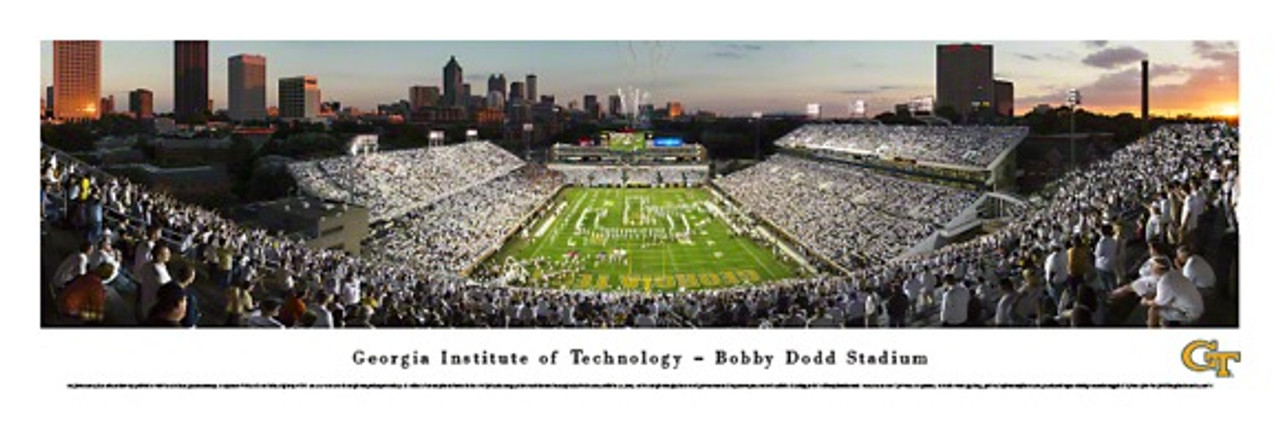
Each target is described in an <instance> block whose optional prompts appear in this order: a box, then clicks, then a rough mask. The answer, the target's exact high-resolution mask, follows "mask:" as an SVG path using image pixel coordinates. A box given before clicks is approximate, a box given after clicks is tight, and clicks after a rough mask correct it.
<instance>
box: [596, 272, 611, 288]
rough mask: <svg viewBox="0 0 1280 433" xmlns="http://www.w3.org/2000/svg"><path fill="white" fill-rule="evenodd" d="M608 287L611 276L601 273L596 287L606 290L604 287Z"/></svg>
mask: <svg viewBox="0 0 1280 433" xmlns="http://www.w3.org/2000/svg"><path fill="white" fill-rule="evenodd" d="M607 288H609V276H608V275H601V276H600V277H599V278H596V289H599V290H604V289H607Z"/></svg>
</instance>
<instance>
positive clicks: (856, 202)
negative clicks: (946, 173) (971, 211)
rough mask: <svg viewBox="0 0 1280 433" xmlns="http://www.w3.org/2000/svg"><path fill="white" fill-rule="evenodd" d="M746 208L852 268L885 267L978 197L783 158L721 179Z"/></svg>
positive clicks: (841, 166)
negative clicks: (882, 265)
mask: <svg viewBox="0 0 1280 433" xmlns="http://www.w3.org/2000/svg"><path fill="white" fill-rule="evenodd" d="M716 182H717V185H719V186H720V187H721V188H722V189H724V190H725V191H726V192H728V193H729V194H730V195H732V196H733V197H734V198H735V199H736V200H738V201H739V202H740V203H742V204H743V206H744V207H745V208H746V209H747V210H750V211H752V212H754V213H756V214H757V215H759V216H762V217H764V218H765V219H767V220H769V221H771V222H773V223H774V224H776V225H777V226H779V228H781V229H782V230H784V231H786V232H787V233H788V234H790V235H791V236H794V237H796V238H797V239H799V240H800V241H801V242H803V243H804V244H806V245H809V246H810V247H813V248H815V249H816V250H818V252H819V253H821V254H823V255H825V256H827V257H828V258H830V259H831V260H833V261H835V262H836V263H838V264H840V265H841V266H844V267H847V268H858V267H862V266H866V265H869V264H878V263H883V262H885V261H887V260H889V259H891V258H893V257H895V256H897V255H898V254H900V253H902V252H903V251H904V250H905V249H907V248H910V247H911V246H913V245H915V244H916V243H917V242H920V241H921V240H923V239H924V238H926V237H928V236H929V235H930V234H932V233H933V232H935V231H937V230H938V229H939V228H941V227H942V226H943V225H945V224H946V223H947V222H948V221H949V220H950V219H951V218H954V217H955V216H956V215H958V214H959V213H960V211H961V210H963V209H964V208H965V207H966V206H968V205H970V204H971V203H973V201H974V200H976V199H977V198H978V194H977V193H974V192H971V191H965V190H958V189H952V188H946V187H941V186H936V185H931V184H923V183H919V182H911V181H907V180H903V179H900V178H896V177H891V176H884V175H879V174H875V173H873V172H872V171H870V170H865V169H860V168H857V167H852V166H848V165H845V164H840V163H834V162H821V161H813V160H808V159H802V158H796V157H791V156H786V155H777V156H774V157H772V158H770V159H769V160H767V161H765V162H762V163H760V164H757V165H755V166H753V167H750V168H747V169H745V170H742V171H739V172H737V173H734V174H732V175H729V176H727V177H725V178H722V179H719V180H717V181H716Z"/></svg>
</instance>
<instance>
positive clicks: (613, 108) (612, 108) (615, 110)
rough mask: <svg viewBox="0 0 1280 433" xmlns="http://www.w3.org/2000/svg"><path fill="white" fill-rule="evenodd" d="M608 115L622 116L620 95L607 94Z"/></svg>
mask: <svg viewBox="0 0 1280 433" xmlns="http://www.w3.org/2000/svg"><path fill="white" fill-rule="evenodd" d="M609 115H610V116H613V117H622V96H619V95H609Z"/></svg>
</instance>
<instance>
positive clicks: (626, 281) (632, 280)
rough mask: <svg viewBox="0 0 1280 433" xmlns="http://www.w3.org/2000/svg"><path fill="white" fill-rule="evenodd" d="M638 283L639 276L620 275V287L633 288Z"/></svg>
mask: <svg viewBox="0 0 1280 433" xmlns="http://www.w3.org/2000/svg"><path fill="white" fill-rule="evenodd" d="M639 285H640V277H637V276H634V275H623V276H622V288H624V289H627V290H635V289H636V287H637V286H639Z"/></svg>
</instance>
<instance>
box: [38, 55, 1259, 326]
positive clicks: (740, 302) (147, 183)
mask: <svg viewBox="0 0 1280 433" xmlns="http://www.w3.org/2000/svg"><path fill="white" fill-rule="evenodd" d="M73 45H74V44H73ZM961 47H967V48H961ZM981 47H982V46H971V45H964V46H955V45H940V46H939V53H942V54H947V53H953V52H969V51H973V52H978V51H983V52H985V51H984V50H986V48H981ZM64 48H66V49H67V50H70V49H76V46H69V47H64ZM90 48H92V46H90ZM962 50H968V51H962ZM989 59H990V58H989V57H988V62H989V61H990V60H989ZM1144 70H1145V69H1144ZM444 72H445V73H446V74H445V75H446V76H448V77H454V78H458V80H455V81H450V83H451V84H450V85H451V86H452V85H460V83H461V78H460V77H462V73H461V68H460V66H458V64H457V62H456V60H455V59H452V58H451V59H450V61H449V63H448V64H447V65H446V66H445V70H444ZM988 72H989V71H988ZM302 78H306V79H311V78H310V77H302ZM306 79H304V80H294V81H301V82H302V83H300V84H299V85H305V84H306V81H307V80H306ZM311 80H312V81H314V80H313V79H311ZM505 80H506V79H505V78H504V77H503V76H499V75H494V76H491V77H490V86H491V87H492V88H493V90H492V91H490V93H489V94H488V98H487V99H486V98H485V97H475V98H472V99H468V100H465V101H464V100H463V99H462V98H463V97H462V96H459V95H463V92H461V91H460V90H459V89H460V88H456V89H452V90H449V92H447V93H446V94H447V95H448V97H451V98H454V102H457V105H427V104H426V102H425V101H428V100H430V98H428V97H427V96H431V97H435V98H438V97H440V95H438V94H436V93H439V89H434V93H433V92H432V89H429V88H426V87H417V86H415V87H414V89H413V92H415V93H414V95H417V96H414V98H416V99H415V100H416V101H418V103H420V104H418V105H420V106H418V107H416V108H415V109H413V110H410V107H412V104H414V103H412V102H411V101H400V102H399V103H397V104H392V105H391V106H388V107H384V108H380V109H379V112H377V113H375V114H372V115H361V116H357V115H356V114H354V113H353V112H352V111H350V110H345V111H343V110H339V109H338V107H337V106H336V105H337V104H336V103H334V104H328V103H326V105H325V107H326V109H328V110H329V111H328V112H327V115H328V116H329V117H327V118H325V119H327V120H322V121H316V122H314V123H312V122H309V121H298V120H297V119H293V120H290V121H288V122H286V121H284V120H282V119H275V120H276V123H274V124H272V126H271V127H269V128H267V127H254V126H245V125H238V126H228V125H231V123H229V122H222V123H221V125H219V122H210V123H209V124H208V126H201V127H200V128H185V127H184V128H176V127H174V125H173V124H174V121H173V119H170V118H159V119H152V122H151V124H152V128H153V129H154V130H156V131H160V130H162V129H163V130H165V131H164V132H153V133H151V134H152V135H148V136H147V137H151V138H148V139H139V140H137V141H132V140H133V139H130V140H131V141H128V142H127V143H124V144H121V142H123V140H124V139H119V138H118V137H106V138H104V139H102V140H99V142H96V143H93V145H83V143H74V142H73V143H71V144H72V146H68V145H66V143H60V144H59V145H57V146H55V145H53V144H50V143H42V146H41V152H40V156H41V160H40V170H41V174H40V179H41V208H40V216H41V270H40V274H41V299H42V304H41V307H42V314H41V317H42V321H41V324H42V325H43V326H47V327H54V326H139V325H142V326H183V327H188V328H189V327H222V326H226V327H261V328H296V327H320V328H336V327H363V328H368V327H374V328H382V327H426V328H511V327H552V328H554V327H581V328H647V327H667V328H726V327H728V328H774V327H794V328H801V327H811V328H841V327H843V328H853V327H961V326H962V327H993V328H994V327H1064V326H1074V327H1083V326H1107V327H1173V326H1218V327H1222V326H1226V327H1234V326H1238V317H1237V312H1238V310H1237V305H1236V299H1238V298H1237V296H1238V282H1237V274H1238V227H1239V223H1238V221H1237V218H1236V209H1237V205H1238V201H1239V184H1240V181H1239V179H1240V178H1239V152H1240V145H1239V130H1238V127H1237V126H1235V125H1233V124H1230V123H1226V122H1221V121H1216V120H1209V119H1199V120H1197V121H1191V120H1185V119H1178V121H1177V122H1174V120H1173V119H1162V120H1161V121H1159V122H1148V120H1147V118H1146V114H1145V112H1144V115H1143V117H1142V120H1141V123H1138V122H1139V121H1138V120H1137V119H1136V118H1135V117H1134V116H1127V117H1125V116H1115V117H1112V118H1103V117H1101V116H1094V117H1091V118H1090V119H1091V120H1090V125H1093V124H1097V123H1100V122H1104V121H1115V122H1130V123H1129V124H1128V125H1129V126H1131V128H1129V129H1130V130H1132V135H1130V136H1127V138H1125V139H1123V140H1118V139H1115V138H1114V136H1115V134H1111V133H1096V134H1092V133H1091V134H1076V133H1074V131H1075V117H1076V116H1078V115H1077V114H1075V112H1074V111H1070V110H1069V109H1068V108H1066V107H1064V108H1063V109H1061V110H1058V111H1056V112H1055V111H1052V108H1051V107H1049V108H1047V109H1048V110H1050V111H1046V112H1045V113H1041V114H1036V112H1034V111H1033V112H1031V113H1029V114H1028V115H1027V116H1024V117H1022V118H1013V117H1012V116H1006V117H999V116H995V115H994V109H993V108H992V107H991V106H989V105H984V104H987V103H989V102H990V101H985V102H984V101H977V102H974V105H972V108H973V110H974V111H973V112H972V113H968V114H966V116H967V115H969V114H971V115H972V116H973V117H972V118H967V119H963V120H964V121H961V119H960V118H958V117H957V118H956V120H955V121H952V120H948V119H945V118H942V117H939V116H935V115H933V114H930V113H915V112H914V110H908V109H906V108H904V109H903V110H901V111H902V113H901V115H900V116H898V117H895V114H894V113H885V114H884V115H883V116H877V118H876V119H871V118H866V117H865V116H864V117H855V116H853V115H851V116H850V117H847V118H846V117H839V118H823V117H821V114H820V112H819V111H820V110H815V112H814V113H813V114H812V115H810V116H799V115H777V116H766V115H763V114H758V113H757V114H756V115H753V116H752V117H745V116H740V117H721V116H717V115H716V114H714V113H708V112H695V113H682V112H681V111H682V110H683V108H681V106H680V105H679V103H669V104H668V108H667V109H666V111H665V113H662V114H655V115H654V118H653V119H654V120H653V122H652V124H649V123H650V121H649V117H648V116H649V114H645V115H644V116H637V115H636V114H635V113H633V111H636V110H640V108H639V107H641V106H643V107H644V109H643V111H645V112H649V113H659V110H658V109H657V108H655V107H654V106H653V104H651V103H647V102H646V101H644V100H643V99H634V100H632V99H627V100H624V99H623V98H622V90H621V89H619V91H618V93H619V95H617V96H618V97H617V98H611V99H610V100H609V106H610V107H611V108H609V111H611V112H614V113H613V114H611V116H612V117H607V116H606V115H605V114H603V113H604V111H605V110H604V109H603V108H602V107H601V106H600V104H599V100H598V99H597V98H596V95H589V96H590V98H589V100H588V101H589V103H587V102H586V101H584V107H583V109H577V108H572V109H569V110H563V111H562V110H560V109H559V107H558V106H557V105H556V104H555V102H554V97H550V98H548V97H546V96H543V97H542V98H535V96H537V95H535V93H536V91H535V90H528V91H527V92H526V91H525V87H524V86H525V84H526V83H521V82H513V83H512V87H511V89H512V92H511V93H510V94H509V96H507V95H508V94H507V93H504V91H505V90H506V82H505ZM526 80H528V81H527V84H528V86H529V87H530V88H532V87H534V86H535V85H536V76H534V75H529V76H528V77H527V78H526ZM983 83H985V84H991V81H984V82H983ZM295 84H298V83H295ZM517 84H519V86H517ZM282 86H283V84H282ZM940 86H941V85H940ZM980 88H985V87H980ZM50 89H51V90H50V92H52V91H53V90H52V88H50ZM304 90H305V89H304ZM304 90H299V92H303V91H304ZM305 91H308V92H309V91H311V90H305ZM1011 91H1012V90H1010V92H1011ZM418 92H421V94H419V93H418ZM465 93H466V94H469V93H470V90H466V91H465ZM50 94H52V93H50ZM636 94H637V95H639V94H641V93H640V92H639V91H636ZM147 95H148V96H147V98H150V96H149V93H148V94H147ZM308 95H312V94H308ZM316 95H318V91H316ZM424 95H425V96H424ZM1144 95H1145V92H1144ZM418 96H423V97H422V98H419V97H418ZM1009 97H1010V98H1011V97H1012V96H1011V95H1010V96H1009ZM307 98H311V96H307V97H306V98H303V99H306V100H310V99H307ZM316 98H317V101H318V96H316ZM95 100H96V99H95ZM103 101H106V99H105V98H104V99H103ZM201 101H204V99H201ZM575 102H576V101H575ZM859 102H861V101H859ZM505 103H509V104H511V105H510V106H503V104H505ZM148 104H149V102H148ZM468 104H470V105H468ZM1144 104H1145V96H1144ZM55 107H58V105H55ZM467 107H470V108H467ZM499 107H502V108H501V109H500V108H499ZM570 107H573V105H570ZM627 107H634V109H633V108H627ZM1046 107H1047V106H1046ZM63 108H65V107H63ZM815 108H817V107H815ZM962 108H965V107H963V106H962ZM468 109H471V110H473V112H470V113H469V112H468V111H467V110H468ZM397 110H399V111H397ZM504 110H505V111H504ZM983 110H985V111H986V112H987V113H986V114H981V112H982V111H983ZM1010 110H1012V109H1011V108H1010ZM1144 110H1145V106H1144ZM55 111H57V110H55ZM384 111H385V112H384ZM636 112H638V111H636ZM67 113H70V114H66V113H64V116H71V115H84V113H85V112H81V111H68V112H67ZM387 113H393V114H387ZM1010 113H1011V111H1010ZM55 114H56V113H55ZM90 114H94V113H90ZM303 114H305V113H303ZM507 115H510V116H513V117H512V118H511V119H506V120H504V117H503V116H507ZM264 116H265V114H264ZM343 116H346V117H343ZM467 116H471V117H467ZM983 116H985V117H983ZM1035 116H1042V117H1035ZM1051 116H1057V117H1051ZM1079 116H1083V115H1079ZM51 117H56V116H51ZM640 118H643V119H644V121H643V122H640V121H637V119H640ZM344 119H345V120H344ZM495 119H496V120H495ZM512 119H519V120H512ZM658 119H662V120H658ZM880 119H884V121H882V120H880ZM1036 119H1041V120H1043V119H1047V121H1045V122H1041V123H1036V122H1040V120H1036ZM1098 119H1102V120H1098ZM1116 119H1118V120H1116ZM55 120H56V121H55ZM64 120H65V122H66V123H62V122H63V121H64ZM128 120H130V121H132V120H133V119H128ZM526 120H527V122H526ZM1068 121H1069V122H1071V123H1070V125H1071V126H1070V129H1069V130H1070V131H1073V132H1072V133H1071V134H1062V133H1059V132H1056V131H1059V130H1057V129H1053V128H1057V124H1059V123H1060V124H1063V125H1066V124H1067V123H1066V122H1068ZM120 122H123V121H120ZM324 122H336V123H338V124H339V126H334V125H332V124H325V123H324ZM343 122H345V123H343ZM1054 122H1057V123H1054ZM118 124H119V122H118V123H117V125H118ZM95 125H96V126H95V127H96V128H105V127H108V126H111V124H108V123H98V124H95ZM439 125H444V126H439ZM475 125H480V126H475ZM574 125H577V127H579V129H572V130H571V129H564V128H568V127H571V126H574ZM583 125H585V126H583ZM1045 125H1048V127H1046V126H1045ZM437 126H439V127H441V128H444V127H445V126H449V127H452V128H453V129H450V130H449V131H445V130H436V129H432V128H436V127H437ZM42 127H43V128H44V130H49V131H54V130H57V128H79V127H80V126H78V125H76V124H75V122H74V119H51V120H49V124H47V125H42ZM218 127H224V128H229V129H226V130H224V131H217V130H216V128H218ZM472 127H475V128H481V129H480V130H476V129H471V128H472ZM483 128H490V129H483ZM552 128H561V129H556V131H558V132H556V133H552V132H551V130H552ZM1045 128H1048V129H1049V130H1053V131H1055V132H1053V133H1044V132H1036V130H1037V129H1045ZM1113 129H1115V128H1113ZM1061 130H1068V129H1066V128H1062V129H1061ZM464 131H465V133H464ZM566 131H572V132H566ZM578 131H584V132H581V133H579V132H578ZM761 131H764V132H761ZM89 133H91V132H77V131H75V130H71V132H69V133H64V134H61V135H59V134H52V133H50V134H45V135H42V139H45V138H46V137H48V139H60V140H64V141H65V138H66V137H70V138H71V139H72V140H78V139H79V137H81V136H82V135H77V134H89ZM129 134H133V135H129ZM141 134H143V133H141V132H138V131H133V130H126V131H123V132H121V133H120V134H118V135H120V136H129V137H133V136H137V135H141ZM767 134H772V135H768V137H769V138H768V139H767V140H764V139H760V138H759V137H761V136H764V135H767ZM445 137H450V139H448V140H446V139H445ZM462 137H465V139H463V138H462ZM482 137H486V138H482ZM488 137H492V138H488ZM753 137H754V138H755V140H754V142H753V141H752V139H751V138H753ZM255 140H256V141H255ZM1078 142H1079V143H1078ZM753 145H754V146H756V147H757V148H756V149H754V151H751V150H753V149H751V147H752V146H753ZM77 146H78V147H77ZM535 147H536V149H535ZM748 153H749V154H750V156H749V157H748V156H744V155H745V154H748ZM1077 153H1079V162H1077ZM725 155H730V156H725ZM139 161H148V162H147V163H140V162H139ZM245 179H251V180H253V181H252V182H247V181H245ZM1032 180H1035V181H1034V182H1032ZM227 197H234V198H235V200H228V199H227ZM250 198H253V199H250ZM229 201H234V203H228V202H229Z"/></svg>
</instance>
